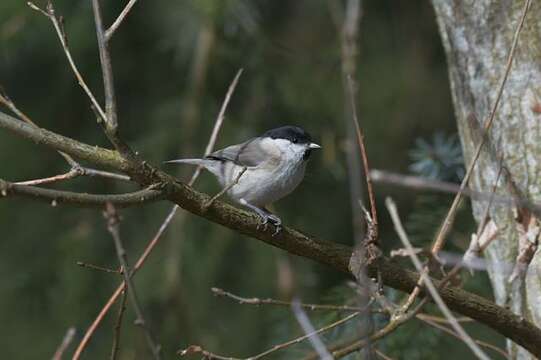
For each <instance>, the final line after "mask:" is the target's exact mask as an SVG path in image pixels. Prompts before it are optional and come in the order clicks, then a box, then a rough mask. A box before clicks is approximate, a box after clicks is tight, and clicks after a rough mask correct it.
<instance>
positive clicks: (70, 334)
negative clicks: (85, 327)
mask: <svg viewBox="0 0 541 360" xmlns="http://www.w3.org/2000/svg"><path fill="white" fill-rule="evenodd" d="M76 332H77V331H76V330H75V328H74V327H70V328H69V329H68V331H66V335H64V338H63V339H62V342H61V343H60V345H59V346H58V349H56V351H55V353H54V355H53V360H62V356H63V355H64V353H65V352H66V349H67V348H68V346H70V344H71V342H72V341H73V338H74V337H75V334H76Z"/></svg>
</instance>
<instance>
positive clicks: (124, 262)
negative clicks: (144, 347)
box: [104, 203, 161, 360]
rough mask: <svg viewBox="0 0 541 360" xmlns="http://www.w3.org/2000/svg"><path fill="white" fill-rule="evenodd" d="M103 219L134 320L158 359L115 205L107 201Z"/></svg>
mask: <svg viewBox="0 0 541 360" xmlns="http://www.w3.org/2000/svg"><path fill="white" fill-rule="evenodd" d="M104 216H105V219H106V220H107V229H108V230H109V232H110V233H111V236H112V237H113V241H114V243H115V249H116V253H117V257H118V262H119V263H120V266H121V268H122V269H123V271H122V276H123V277H124V283H125V284H126V288H127V289H126V291H127V292H128V296H129V298H130V303H131V304H132V306H133V310H134V312H135V315H136V317H137V319H136V320H135V323H136V325H139V326H141V328H142V329H143V331H144V333H145V338H146V340H147V343H148V347H149V348H150V351H151V353H152V355H153V356H154V358H155V359H158V360H159V359H160V358H161V356H160V345H158V344H157V343H156V340H155V339H154V335H153V334H152V332H151V331H150V328H149V326H148V324H147V323H146V321H145V317H144V315H143V310H142V309H141V305H140V304H139V299H138V297H137V291H136V290H135V285H134V284H133V282H132V280H131V276H130V267H129V265H128V257H127V255H126V250H125V249H124V245H123V244H122V239H121V238H120V229H119V222H120V220H119V217H118V214H117V212H116V209H115V207H114V206H113V204H111V203H107V204H106V206H105V212H104Z"/></svg>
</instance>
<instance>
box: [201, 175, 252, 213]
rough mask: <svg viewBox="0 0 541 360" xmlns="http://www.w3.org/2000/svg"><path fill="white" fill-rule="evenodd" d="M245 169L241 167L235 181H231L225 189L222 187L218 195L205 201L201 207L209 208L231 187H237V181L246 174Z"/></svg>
mask: <svg viewBox="0 0 541 360" xmlns="http://www.w3.org/2000/svg"><path fill="white" fill-rule="evenodd" d="M246 169H247V167H246V166H245V167H243V168H242V170H241V171H240V172H239V174H238V175H237V177H235V180H233V182H232V183H231V184H228V185H227V186H226V187H224V188H223V189H222V190H220V192H219V193H217V194H216V195H214V196H213V197H211V198H210V200H209V201H207V202H206V203H205V205H203V206H204V207H206V208H209V207H210V206H211V205H212V204H213V203H214V202H215V201H216V199H219V198H220V197H221V196H222V195H223V194H225V193H226V192H228V191H229V189H231V188H232V187H233V186H235V185H237V184H238V183H239V180H240V178H241V176H242V175H243V174H244V173H245V172H246Z"/></svg>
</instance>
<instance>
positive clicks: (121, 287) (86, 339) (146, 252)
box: [73, 205, 179, 360]
mask: <svg viewBox="0 0 541 360" xmlns="http://www.w3.org/2000/svg"><path fill="white" fill-rule="evenodd" d="M178 208H179V206H178V205H175V206H173V208H172V209H171V211H170V212H169V214H168V215H167V217H166V218H165V220H164V222H163V223H162V224H161V226H160V228H159V229H158V232H157V233H156V235H154V237H153V238H152V240H151V241H150V243H149V244H148V245H147V247H146V248H145V250H144V251H143V254H141V256H140V257H139V259H138V260H137V262H136V263H135V266H134V267H133V269H132V271H131V273H130V277H133V276H134V275H135V273H136V272H137V270H139V269H140V268H141V266H142V265H143V264H144V263H145V261H146V259H147V258H148V256H149V255H150V253H151V252H152V250H153V249H154V247H155V246H156V244H157V243H158V241H159V240H160V238H161V236H162V234H163V233H164V232H165V229H166V228H167V226H168V225H169V223H170V222H171V220H172V219H173V216H174V215H175V213H176V211H177V209H178ZM125 290H126V283H125V282H124V281H123V282H122V284H120V285H119V286H118V287H117V288H116V290H115V292H114V293H113V295H111V297H110V298H109V300H107V303H105V305H104V306H103V308H102V309H101V310H100V312H99V313H98V315H97V316H96V319H94V321H93V322H92V324H91V325H90V326H89V328H88V329H87V330H86V332H85V335H84V336H83V338H82V340H81V342H80V343H79V345H78V346H77V349H76V350H75V353H74V354H73V360H78V359H79V358H80V357H81V354H82V353H83V351H84V349H85V348H86V346H87V344H88V342H89V341H90V338H91V337H92V335H93V334H94V332H95V331H96V329H97V327H98V325H99V324H100V323H101V322H102V320H103V319H104V317H105V315H107V312H109V309H111V307H112V306H113V304H114V303H115V302H116V300H117V299H118V297H119V296H120V295H122V293H123V292H124V291H125Z"/></svg>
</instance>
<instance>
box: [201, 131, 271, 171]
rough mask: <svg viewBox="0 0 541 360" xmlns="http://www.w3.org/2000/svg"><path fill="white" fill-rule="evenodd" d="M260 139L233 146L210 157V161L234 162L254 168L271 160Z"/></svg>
mask: <svg viewBox="0 0 541 360" xmlns="http://www.w3.org/2000/svg"><path fill="white" fill-rule="evenodd" d="M259 140H260V138H253V139H250V140H248V141H246V142H243V143H242V144H237V145H231V146H228V147H226V148H225V149H221V150H218V151H215V152H213V153H212V154H210V155H208V156H207V158H208V159H214V160H221V161H232V162H234V163H235V164H237V165H240V166H246V167H253V166H258V165H260V164H261V163H263V162H264V161H267V160H269V156H268V154H267V153H266V151H265V150H264V149H263V148H262V147H261V144H260V141H259Z"/></svg>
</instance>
